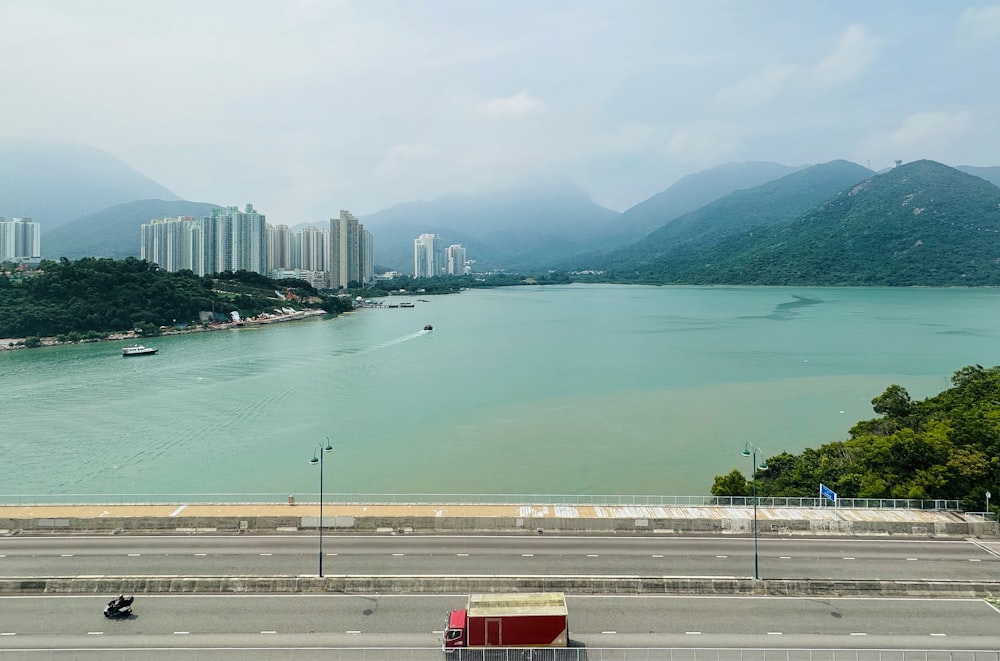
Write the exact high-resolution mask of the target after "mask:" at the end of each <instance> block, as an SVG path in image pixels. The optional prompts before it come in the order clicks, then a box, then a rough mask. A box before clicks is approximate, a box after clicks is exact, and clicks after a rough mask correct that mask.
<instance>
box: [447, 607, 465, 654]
mask: <svg viewBox="0 0 1000 661" xmlns="http://www.w3.org/2000/svg"><path fill="white" fill-rule="evenodd" d="M467 621H468V618H467V617H466V611H465V610H464V609H463V610H454V611H451V612H450V613H448V626H447V627H445V630H444V635H443V636H442V637H441V648H442V649H443V650H444V651H445V652H450V651H452V650H454V649H461V648H463V647H466V646H467V645H468V636H467V634H468V632H467V631H466V622H467Z"/></svg>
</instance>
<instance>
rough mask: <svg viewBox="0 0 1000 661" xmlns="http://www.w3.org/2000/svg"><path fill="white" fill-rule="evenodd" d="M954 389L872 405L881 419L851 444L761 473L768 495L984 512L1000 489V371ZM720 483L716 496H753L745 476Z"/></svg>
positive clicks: (969, 378) (776, 461) (969, 377)
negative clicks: (948, 505) (827, 494)
mask: <svg viewBox="0 0 1000 661" xmlns="http://www.w3.org/2000/svg"><path fill="white" fill-rule="evenodd" d="M951 381H952V384H953V386H952V387H951V388H949V389H948V390H945V391H944V392H942V393H939V394H938V395H936V396H934V397H929V398H927V399H925V400H923V401H920V402H914V401H911V399H910V396H909V394H908V393H907V392H906V389H905V388H902V387H901V386H899V385H895V384H894V385H891V386H889V387H888V388H887V389H886V391H885V392H884V393H882V394H881V395H879V396H878V397H875V398H874V399H873V400H872V407H873V409H874V410H875V412H876V413H878V414H879V417H878V418H874V419H872V420H866V421H862V422H859V423H857V424H856V425H854V427H853V428H851V430H850V438H849V439H848V440H846V441H838V442H834V443H828V444H826V445H823V446H820V447H819V448H818V449H812V448H810V449H807V450H805V451H803V452H802V453H801V454H798V455H792V454H789V453H787V452H784V453H781V454H779V455H777V456H774V457H770V458H768V459H767V469H766V470H762V471H759V472H758V473H757V493H758V495H763V496H815V495H817V493H818V490H819V484H820V483H823V484H825V485H827V486H828V487H830V488H832V489H833V490H834V491H836V492H837V494H838V496H839V497H841V498H918V499H928V500H935V499H948V500H960V501H961V502H962V504H963V506H964V507H965V508H966V509H970V510H982V508H983V501H984V494H985V493H986V491H988V490H989V489H990V488H991V487H996V485H997V484H1000V367H992V368H989V369H986V368H983V367H980V366H973V367H965V368H963V369H961V370H959V371H958V372H956V373H955V374H954V376H953V377H952V379H951ZM734 473H736V475H735V476H734V474H733V473H730V474H729V475H725V476H718V477H716V478H715V485H714V486H713V488H712V493H713V494H715V495H747V481H746V479H745V478H744V479H742V480H741V479H740V478H742V476H741V475H739V473H738V472H736V471H734Z"/></svg>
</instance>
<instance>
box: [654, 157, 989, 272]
mask: <svg viewBox="0 0 1000 661" xmlns="http://www.w3.org/2000/svg"><path fill="white" fill-rule="evenodd" d="M662 275H663V276H664V277H665V279H667V280H669V281H679V282H686V283H704V284H707V283H726V284H747V285H820V286H824V285H881V286H982V285H994V286H995V285H1000V188H998V187H996V186H994V185H993V184H991V183H989V182H987V181H985V180H983V179H980V178H979V177H974V176H972V175H969V174H965V173H964V172H960V171H958V170H956V169H954V168H951V167H948V166H946V165H942V164H941V163H936V162H934V161H916V162H913V163H908V164H906V165H903V166H900V167H898V168H894V169H893V170H890V171H888V172H886V173H884V174H880V175H876V176H874V177H871V178H870V179H867V180H866V181H864V182H862V183H860V184H858V185H857V186H853V187H851V188H849V189H847V190H845V191H843V192H841V193H839V194H837V195H836V196H834V197H833V198H831V199H830V200H828V201H826V202H824V203H823V204H821V205H819V206H817V207H816V208H815V209H812V210H810V211H808V212H806V213H804V214H803V215H801V216H799V217H798V218H796V219H795V220H792V221H791V222H788V223H786V224H784V225H780V226H773V227H758V228H756V229H754V230H752V231H747V232H744V233H742V234H741V235H739V236H736V237H730V238H728V239H726V240H724V241H721V242H720V243H718V244H717V245H715V246H712V247H711V248H709V249H707V250H704V251H701V252H699V254H698V255H697V260H689V261H687V262H684V263H674V264H668V265H664V268H663V274H662Z"/></svg>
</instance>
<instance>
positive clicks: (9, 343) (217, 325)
mask: <svg viewBox="0 0 1000 661" xmlns="http://www.w3.org/2000/svg"><path fill="white" fill-rule="evenodd" d="M328 314H329V315H332V314H333V313H332V312H327V311H326V310H317V309H313V308H309V309H306V310H297V311H295V312H292V313H289V314H284V315H281V316H277V315H273V316H270V317H265V318H250V319H242V320H240V321H238V322H237V321H224V322H214V323H211V324H208V325H197V326H191V327H188V328H170V329H168V330H164V331H161V332H160V333H159V334H157V335H152V336H148V337H147V336H144V335H139V334H137V333H136V332H135V331H125V332H118V333H109V334H108V336H107V337H105V338H100V339H86V340H74V341H67V342H60V341H59V340H57V339H56V338H55V337H40V338H39V339H40V340H41V341H42V343H41V344H40V345H39V346H37V347H26V346H24V340H25V339H26V338H23V337H4V338H0V351H18V350H21V349H29V348H33V349H41V348H42V347H57V346H64V345H67V344H90V343H94V342H122V341H130V342H135V341H138V340H148V339H152V338H157V337H163V336H166V335H186V334H188V333H204V332H209V331H220V330H232V329H234V328H246V327H248V326H265V325H267V324H274V323H283V322H288V321H300V320H302V319H309V318H311V317H319V316H323V315H328ZM344 314H347V313H344Z"/></svg>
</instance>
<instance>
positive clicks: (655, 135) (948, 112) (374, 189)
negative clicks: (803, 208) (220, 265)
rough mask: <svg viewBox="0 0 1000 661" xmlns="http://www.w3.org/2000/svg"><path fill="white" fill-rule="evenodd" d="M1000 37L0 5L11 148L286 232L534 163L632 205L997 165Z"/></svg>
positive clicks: (499, 15)
mask: <svg viewBox="0 0 1000 661" xmlns="http://www.w3.org/2000/svg"><path fill="white" fill-rule="evenodd" d="M942 26H956V32H955V34H956V35H957V38H956V39H946V38H941V32H942ZM998 26H1000V4H997V3H988V2H983V1H982V0H979V1H978V2H969V1H966V0H951V1H949V2H912V1H911V0H882V1H880V2H877V3H860V2H856V3H853V2H846V3H845V2H808V3H790V2H783V1H781V0H759V1H758V2H752V3H749V2H745V0H706V1H705V2H698V3H695V2H664V1H662V0H620V1H619V2H616V3H609V2H607V1H606V0H573V1H572V2H566V1H563V0H556V1H554V2H546V3H530V2H523V1H518V0H515V1H514V2H510V1H509V0H477V1H476V2H466V1H464V0H435V2H430V3H411V2H398V0H364V1H361V0H289V1H288V2H273V1H272V0H212V2H205V1H204V0H171V2H168V3H153V2H135V1H134V0H31V1H28V0H24V1H22V2H2V1H0V108H3V110H2V111H0V138H27V139H46V140H67V141H72V142H78V143H84V144H88V145H93V146H95V147H99V148H102V149H105V150H107V151H109V152H111V153H112V154H114V155H115V156H117V157H119V158H120V159H122V160H123V161H125V162H126V163H128V164H129V165H132V166H133V167H135V168H137V169H138V170H140V171H141V172H143V173H144V174H146V175H147V176H149V177H151V178H153V179H155V180H156V181H157V182H159V183H160V184H162V185H163V186H165V187H167V188H169V189H171V190H173V191H174V192H176V193H177V194H178V195H181V196H183V197H186V198H188V199H194V200H199V201H211V202H217V203H221V204H234V203H235V204H242V203H245V202H252V203H254V204H255V205H256V206H257V207H258V208H259V209H262V210H263V211H264V212H265V213H267V214H268V217H270V218H273V219H274V220H275V222H282V221H284V220H288V221H289V222H300V221H304V220H309V219H315V220H320V219H324V218H328V217H330V215H331V214H333V215H335V214H336V212H337V211H338V210H340V209H350V210H351V211H353V212H355V213H357V214H359V215H364V214H366V213H371V212H374V211H377V210H379V209H383V208H386V207H389V206H392V205H394V204H398V203H400V202H406V201H410V200H414V199H431V198H433V197H437V196H440V195H443V194H447V193H452V192H462V191H468V190H477V189H483V188H487V187H491V186H493V187H498V186H501V185H504V184H506V183H509V182H511V181H517V180H519V179H520V178H523V177H524V176H526V175H529V174H539V175H553V176H559V177H563V178H565V179H568V180H571V181H573V182H574V183H575V184H577V185H579V186H580V187H582V188H584V189H586V190H587V191H588V192H590V193H591V195H592V196H593V197H594V199H595V200H598V201H600V202H601V203H604V204H607V205H609V206H610V207H612V208H615V209H618V210H623V209H625V208H627V207H629V206H631V205H633V204H636V203H638V202H641V201H642V200H644V199H646V198H647V197H649V196H650V195H653V194H655V193H657V192H659V191H661V190H663V189H665V188H667V187H668V186H669V185H671V184H672V183H673V182H674V181H676V180H677V179H679V178H680V177H682V176H684V175H686V174H690V173H691V172H693V171H695V170H698V169H704V168H706V167H711V166H713V165H717V164H719V163H722V162H726V161H734V160H773V161H778V162H783V163H785V164H792V165H799V164H803V163H816V162H823V161H827V160H830V159H833V158H850V157H851V156H852V155H858V158H863V159H864V160H862V161H860V162H862V163H863V164H864V162H866V160H867V159H871V160H872V161H873V167H877V166H878V165H879V164H891V162H892V159H894V158H906V159H913V158H933V157H934V156H935V154H939V156H938V158H939V159H943V158H945V157H947V158H948V159H951V161H952V163H955V164H957V163H959V162H962V163H963V164H969V165H997V164H998V161H1000V157H997V154H1000V130H998V127H997V122H998V120H997V119H994V118H997V117H1000V86H997V85H995V84H994V83H993V80H994V78H995V68H996V65H995V62H994V60H995V59H996V58H989V57H984V56H983V55H982V54H976V53H981V52H985V49H990V48H992V49H995V48H996V46H997V45H1000V36H998V35H1000V27H998ZM906 150H909V151H906ZM904 151H906V153H905V154H904V153H903V152H904ZM911 152H912V154H911ZM946 162H947V161H946ZM0 215H3V210H2V209H0Z"/></svg>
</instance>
